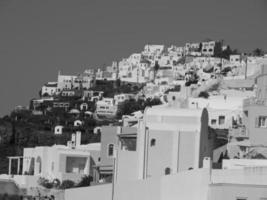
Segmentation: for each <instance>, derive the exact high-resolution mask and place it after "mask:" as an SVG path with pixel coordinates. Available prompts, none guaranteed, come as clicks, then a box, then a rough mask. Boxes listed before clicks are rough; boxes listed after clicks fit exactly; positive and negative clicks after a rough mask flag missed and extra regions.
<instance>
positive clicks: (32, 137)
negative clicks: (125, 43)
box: [0, 40, 267, 200]
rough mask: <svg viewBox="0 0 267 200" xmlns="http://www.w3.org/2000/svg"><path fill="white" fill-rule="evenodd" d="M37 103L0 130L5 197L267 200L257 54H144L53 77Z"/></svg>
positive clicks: (265, 111) (192, 49) (196, 47)
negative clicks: (8, 188) (99, 66)
mask: <svg viewBox="0 0 267 200" xmlns="http://www.w3.org/2000/svg"><path fill="white" fill-rule="evenodd" d="M38 95H39V98H34V99H31V100H30V102H29V106H17V107H16V108H15V109H14V110H13V111H12V113H11V114H10V115H9V116H5V117H3V118H2V119H0V150H1V153H2V152H3V153H2V155H0V166H1V168H0V173H1V174H2V175H0V181H2V183H4V182H5V183H6V185H9V187H10V188H11V189H10V190H9V193H8V194H5V195H9V196H12V195H13V196H16V195H20V196H24V197H25V198H26V197H28V198H32V197H36V198H37V197H38V198H43V197H47V198H50V199H61V200H63V199H65V200H73V199H79V200H85V199H94V200H113V199H115V200H125V199H127V200H139V199H144V200H150V199H151V200H152V199H153V200H154V199H156V200H167V199H168V200H169V199H170V200H172V199H173V200H174V199H181V200H182V199H183V200H189V199H190V200H196V199H198V200H199V199H201V200H222V199H229V200H231V199H233V200H248V199H249V200H250V199H261V200H264V199H267V54H264V52H263V51H262V50H260V49H255V50H254V51H253V52H252V53H247V54H246V53H241V52H238V51H237V50H234V49H231V47H230V46H229V45H225V44H224V42H223V41H213V40H205V41H202V42H196V43H186V44H185V45H184V46H175V45H172V46H169V47H166V46H164V45H152V44H148V45H145V47H144V49H143V50H142V51H141V52H140V53H133V54H132V55H130V56H129V57H128V58H123V59H122V60H120V61H114V62H112V64H111V65H110V66H106V67H105V68H98V69H96V70H94V69H87V70H85V71H84V72H81V73H79V74H76V75H65V74H64V73H63V72H58V75H57V79H56V80H54V81H53V80H52V81H51V82H47V83H45V84H44V85H43V86H42V87H41V88H40V92H39V94H38ZM0 183H1V182H0ZM188 191H191V192H188ZM0 195H4V194H1V185H0Z"/></svg>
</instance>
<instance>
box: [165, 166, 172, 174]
mask: <svg viewBox="0 0 267 200" xmlns="http://www.w3.org/2000/svg"><path fill="white" fill-rule="evenodd" d="M170 173H171V169H170V168H169V167H166V168H165V175H168V174H170Z"/></svg>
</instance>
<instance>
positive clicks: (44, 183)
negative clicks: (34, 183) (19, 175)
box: [38, 177, 53, 189]
mask: <svg viewBox="0 0 267 200" xmlns="http://www.w3.org/2000/svg"><path fill="white" fill-rule="evenodd" d="M38 184H39V185H41V186H43V187H45V188H47V189H51V188H53V182H50V181H49V180H48V179H46V178H43V177H40V178H39V180H38Z"/></svg>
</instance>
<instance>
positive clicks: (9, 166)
mask: <svg viewBox="0 0 267 200" xmlns="http://www.w3.org/2000/svg"><path fill="white" fill-rule="evenodd" d="M7 158H8V161H9V163H8V174H9V175H10V174H11V169H12V168H11V165H12V160H17V163H18V165H17V174H20V161H21V159H23V160H24V159H25V160H31V159H32V157H23V156H9V157H7Z"/></svg>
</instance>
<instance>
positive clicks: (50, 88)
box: [41, 82, 57, 96]
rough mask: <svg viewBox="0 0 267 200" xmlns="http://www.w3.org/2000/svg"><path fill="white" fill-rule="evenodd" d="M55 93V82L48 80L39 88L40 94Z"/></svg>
mask: <svg viewBox="0 0 267 200" xmlns="http://www.w3.org/2000/svg"><path fill="white" fill-rule="evenodd" d="M56 93H57V82H48V83H47V84H45V85H44V86H43V87H42V89H41V95H42V96H53V95H55V94H56Z"/></svg>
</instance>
